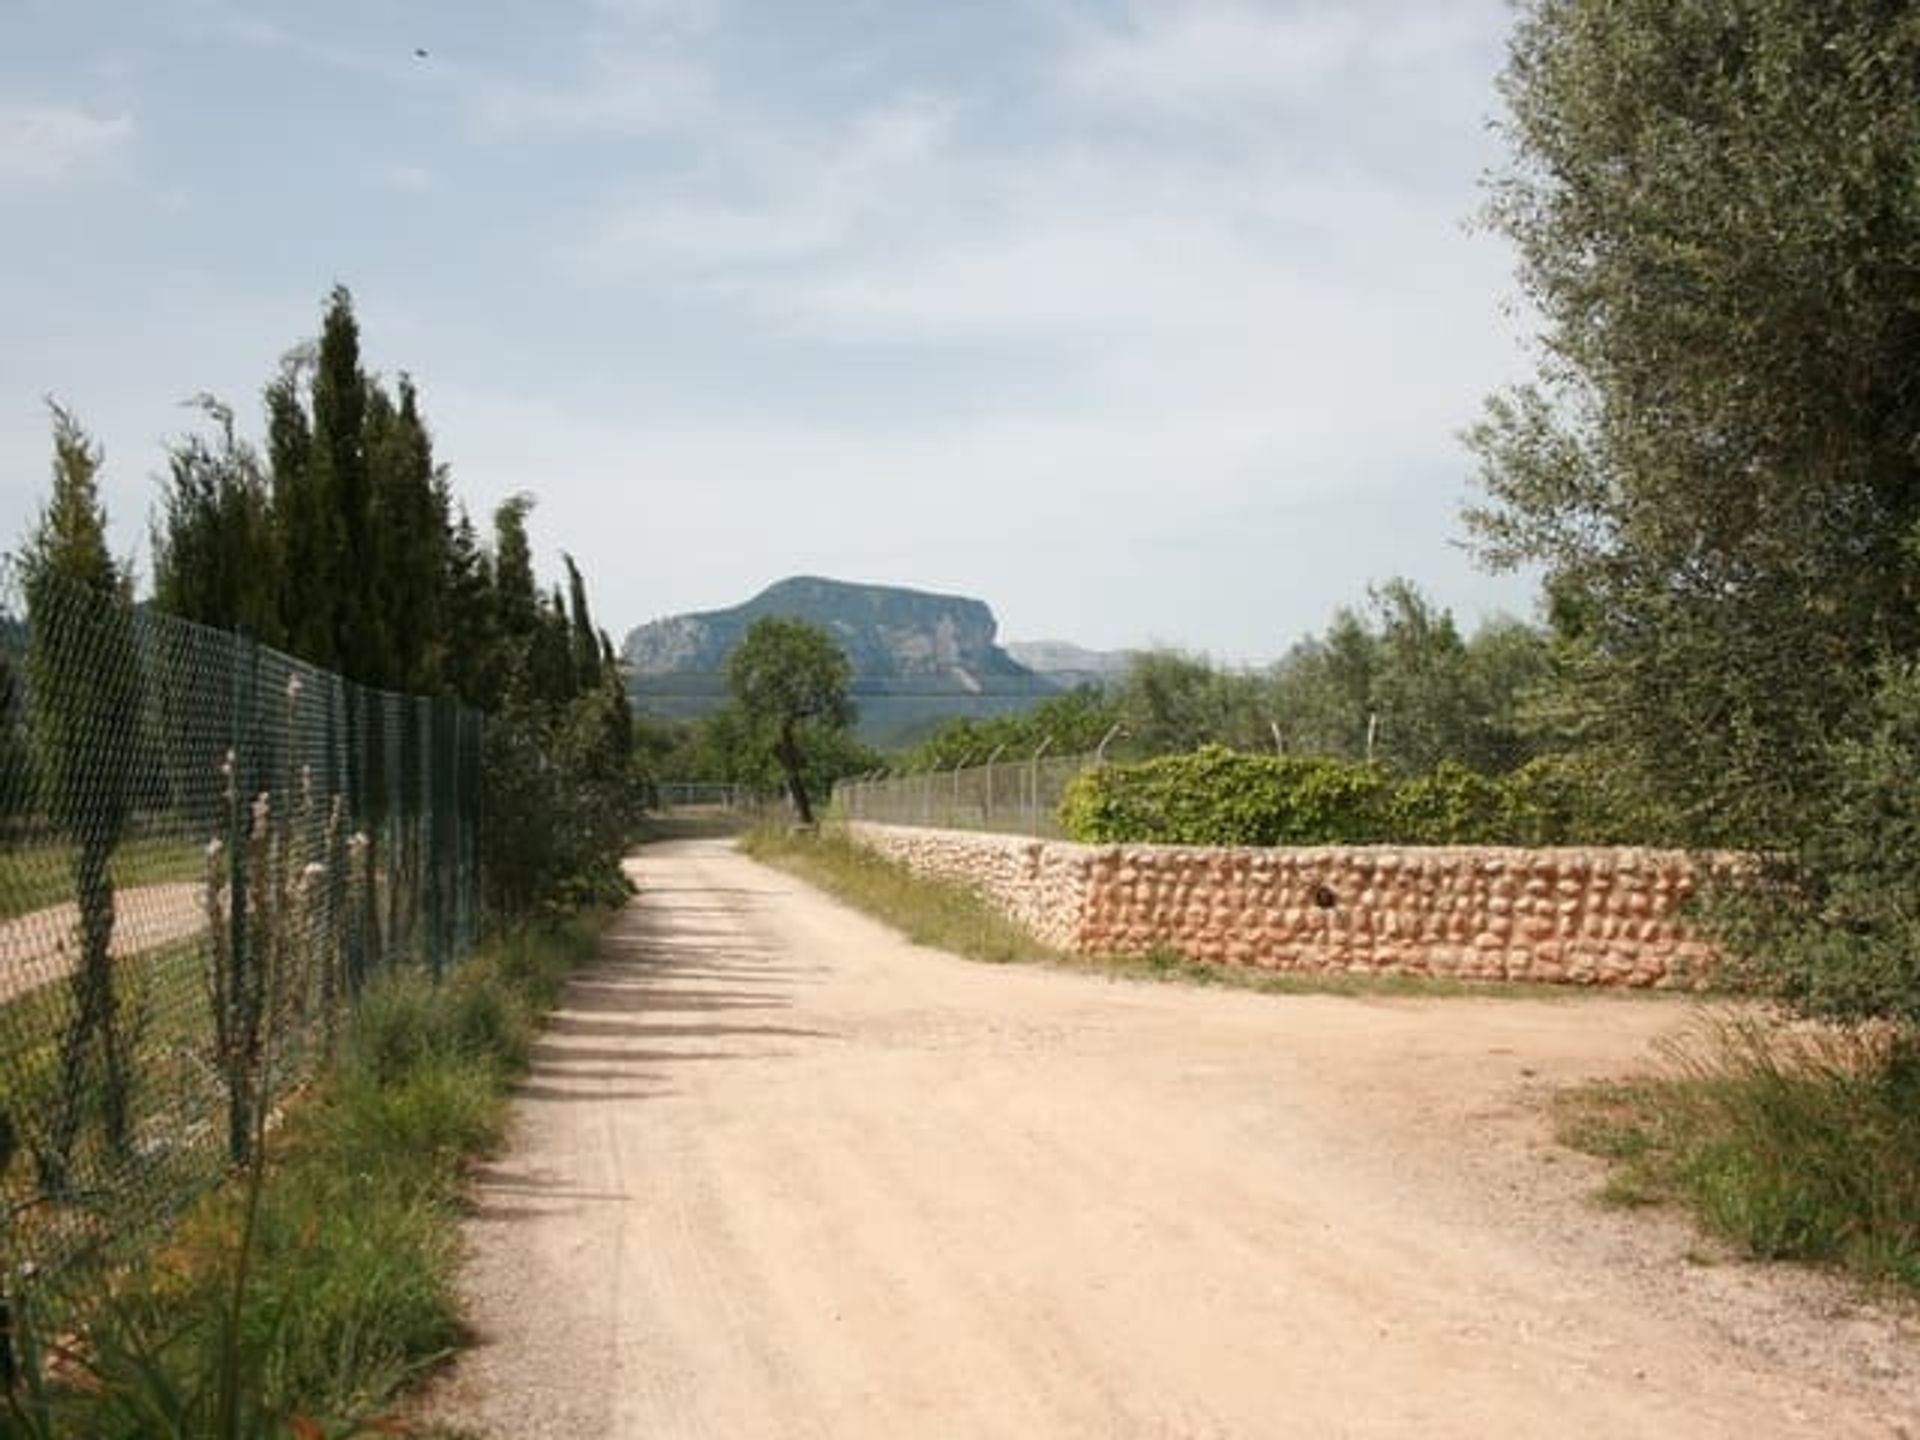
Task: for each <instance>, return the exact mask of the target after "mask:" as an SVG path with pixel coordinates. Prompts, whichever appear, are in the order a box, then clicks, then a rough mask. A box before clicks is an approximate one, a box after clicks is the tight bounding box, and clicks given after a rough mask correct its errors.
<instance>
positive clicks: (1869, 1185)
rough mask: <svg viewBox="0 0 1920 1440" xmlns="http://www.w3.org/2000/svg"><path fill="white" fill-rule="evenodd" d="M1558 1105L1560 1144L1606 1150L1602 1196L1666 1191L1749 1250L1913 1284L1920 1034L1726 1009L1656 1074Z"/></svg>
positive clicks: (1916, 1271) (1917, 1234)
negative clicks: (1817, 1024) (1733, 1013)
mask: <svg viewBox="0 0 1920 1440" xmlns="http://www.w3.org/2000/svg"><path fill="white" fill-rule="evenodd" d="M1556 1109H1557V1114H1556V1120H1557V1129H1558V1132H1559V1135H1560V1138H1561V1139H1562V1141H1563V1142H1564V1143H1566V1144H1568V1145H1570V1146H1572V1147H1573V1148H1575V1149H1578V1150H1583V1151H1586V1152H1587V1153H1589V1154H1593V1155H1598V1156H1601V1157H1603V1158H1605V1159H1607V1160H1609V1161H1611V1162H1612V1172H1611V1174H1610V1176H1609V1179H1608V1182H1607V1186H1606V1188H1605V1189H1604V1190H1603V1191H1602V1192H1601V1198H1602V1199H1603V1200H1605V1201H1607V1202H1610V1203H1614V1204H1622V1205H1644V1204H1659V1203H1666V1202H1673V1203H1678V1204H1681V1205H1684V1206H1686V1207H1687V1208H1688V1209H1690V1210H1691V1211H1692V1212H1693V1213H1694V1214H1695V1215H1697V1216H1698V1217H1699V1220H1700V1222H1701V1224H1702V1225H1703V1226H1704V1227H1705V1228H1706V1230H1707V1231H1709V1232H1710V1233H1712V1234H1714V1235H1717V1236H1719V1237H1720V1238H1721V1239H1723V1240H1725V1241H1726V1242H1728V1243H1729V1244H1731V1245H1732V1246H1733V1247H1734V1248H1735V1249H1736V1250H1737V1251H1739V1252H1741V1253H1743V1254H1746V1255H1749V1256H1752V1257H1754V1258H1760V1259H1790V1260H1800V1261H1810V1262H1814V1263H1819V1264H1832V1265H1838V1266H1840V1267H1842V1268H1844V1269H1846V1270H1848V1271H1850V1272H1852V1273H1854V1274H1856V1275H1858V1276H1861V1277H1863V1278H1865V1279H1868V1280H1873V1281H1882V1282H1892V1283H1894V1284H1897V1285H1899V1286H1902V1287H1904V1288H1906V1289H1908V1290H1920V1037H1915V1036H1913V1035H1910V1034H1908V1035H1897V1034H1891V1033H1888V1032H1884V1031H1883V1032H1879V1033H1870V1032H1861V1031H1843V1030H1829V1029H1824V1028H1814V1027H1810V1026H1787V1025H1783V1024H1780V1023H1777V1022H1772V1021H1768V1020H1764V1019H1759V1018H1755V1017H1751V1016H1746V1017H1738V1018H1722V1019H1719V1020H1716V1021H1714V1022H1713V1023H1711V1024H1709V1025H1705V1026H1703V1027H1701V1028H1700V1029H1699V1030H1697V1031H1696V1032H1695V1033H1693V1034H1692V1035H1690V1036H1689V1037H1688V1038H1687V1039H1686V1040H1685V1041H1684V1042H1682V1043H1681V1044H1678V1045H1675V1046H1673V1047H1670V1049H1669V1053H1668V1057H1667V1065H1666V1067H1665V1071H1664V1073H1663V1074H1661V1075H1660V1076H1658V1077H1656V1078H1652V1079H1647V1080H1640V1081H1635V1082H1632V1083H1628V1084H1602V1085H1591V1086H1586V1087H1583V1088H1581V1089H1577V1090H1573V1091H1570V1092H1567V1093H1566V1094H1564V1095H1562V1096H1561V1097H1560V1098H1559V1100H1558V1101H1557V1102H1556Z"/></svg>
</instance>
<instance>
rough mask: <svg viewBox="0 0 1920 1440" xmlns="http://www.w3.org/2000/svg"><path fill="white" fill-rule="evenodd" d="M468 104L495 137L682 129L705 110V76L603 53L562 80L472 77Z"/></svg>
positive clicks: (684, 67)
mask: <svg viewBox="0 0 1920 1440" xmlns="http://www.w3.org/2000/svg"><path fill="white" fill-rule="evenodd" d="M465 88H466V91H467V100H468V104H469V107H470V109H471V111H472V113H473V114H474V116H475V118H476V119H477V120H478V122H479V124H480V125H481V127H482V128H483V129H484V130H486V131H488V132H490V133H493V134H496V135H531V136H538V137H544V138H553V137H565V136H569V135H592V134H600V135H649V134H659V133H663V132H670V131H675V130H680V129H683V128H685V127H687V126H689V125H691V124H693V123H694V122H696V121H697V120H699V119H700V118H701V117H703V116H705V115H706V114H707V113H708V112H709V110H710V108H711V102H712V96H711V92H710V87H709V84H708V80H707V77H706V75H705V74H704V73H703V72H702V71H701V70H700V69H699V68H698V67H696V66H693V65H689V64H686V63H683V62H681V61H678V60H674V59H671V58H667V57H663V56H656V55H646V54H638V53H618V52H610V53H604V54H598V55H595V56H594V57H592V59H591V61H590V62H589V64H588V65H587V67H586V69H585V71H584V73H582V74H581V75H579V76H577V77H576V78H575V79H573V80H572V81H570V82H567V83H554V82H546V83H530V82H525V81H518V80H503V79H499V78H489V77H478V78H473V79H470V80H469V81H467V82H466V86H465Z"/></svg>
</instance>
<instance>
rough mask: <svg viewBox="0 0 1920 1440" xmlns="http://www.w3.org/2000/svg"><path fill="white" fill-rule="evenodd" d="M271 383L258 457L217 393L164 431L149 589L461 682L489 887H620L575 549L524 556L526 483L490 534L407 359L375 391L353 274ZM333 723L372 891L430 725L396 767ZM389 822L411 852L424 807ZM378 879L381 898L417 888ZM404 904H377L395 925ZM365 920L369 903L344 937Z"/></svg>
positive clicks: (345, 668) (190, 613) (526, 895)
mask: <svg viewBox="0 0 1920 1440" xmlns="http://www.w3.org/2000/svg"><path fill="white" fill-rule="evenodd" d="M265 399H266V421H267V439H266V446H265V452H266V460H265V463H264V465H263V464H262V462H261V460H260V459H259V457H258V456H257V455H256V454H255V452H254V451H253V450H252V449H251V447H249V446H247V445H246V444H245V443H244V442H242V441H240V440H239V439H237V438H236V436H235V434H234V427H233V423H232V417H231V415H230V414H229V413H228V412H227V411H226V410H225V409H224V408H223V407H220V406H218V405H217V404H216V403H214V402H211V401H203V408H206V409H207V410H208V412H209V414H211V415H212V417H213V418H214V420H215V421H216V426H217V436H216V439H215V440H213V441H207V440H205V439H201V438H199V437H192V438H189V439H188V440H186V441H183V442H181V444H180V445H178V446H176V447H175V449H174V451H173V454H172V457H171V458H172V465H171V476H170V484H169V488H168V491H167V494H166V496H165V503H164V507H163V513H162V517H161V522H160V524H159V525H158V526H157V527H156V530H155V537H154V541H155V554H156V558H157V565H156V569H157V571H158V575H157V589H156V600H157V603H158V604H160V606H161V607H162V608H164V609H167V610H169V611H172V612H173V613H177V614H182V615H185V616H187V617H189V618H191V619H195V620H200V621H204V622H206V623H209V624H213V625H219V626H232V625H236V624H237V625H240V626H243V627H245V628H248V629H250V630H251V631H252V632H253V633H254V634H255V636H256V637H257V638H262V639H267V640H273V641H277V642H278V643H280V644H282V645H284V646H285V648H287V649H288V650H290V651H291V652H292V653H293V654H295V655H297V656H299V657H300V658H302V659H305V660H308V661H311V662H313V663H315V664H318V665H322V666H325V667H327V668H330V669H335V670H339V671H342V672H343V673H345V674H346V676H347V678H349V679H351V680H354V681H356V682H358V683H359V684H360V685H362V686H365V687H369V689H370V690H397V691H407V692H411V693H416V694H426V695H454V696H457V697H459V698H460V699H462V700H464V701H466V702H467V703H468V704H471V705H475V706H478V707H480V708H481V709H483V710H486V711H487V712H489V714H490V715H491V716H492V717H493V718H492V722H491V724H490V725H489V728H488V732H487V733H488V745H489V752H490V763H489V765H488V766H487V767H486V769H485V773H484V777H483V783H484V784H485V785H486V786H487V787H488V793H487V795H486V797H485V808H486V812H487V814H488V816H489V848H488V851H487V857H486V859H487V863H488V865H489V866H490V867H492V873H490V876H489V882H488V883H489V893H490V895H491V896H492V897H493V898H494V900H495V901H496V904H497V905H499V906H501V907H504V908H505V909H509V910H517V909H522V908H525V907H527V906H529V905H534V904H545V903H549V902H554V901H555V900H556V897H564V896H568V895H572V896H575V897H577V896H580V895H585V894H588V893H607V892H608V891H609V890H611V889H613V888H617V886H618V885H619V883H620V882H619V871H618V860H619V855H620V848H621V845H620V841H621V839H622V838H623V837H622V836H621V835H619V834H618V832H619V830H620V829H621V827H623V826H624V824H625V823H626V820H627V816H628V812H629V808H630V807H629V796H630V787H631V777H630V774H629V770H630V763H629V756H630V752H631V748H632V712H631V710H630V708H629V703H628V700H627V697H626V694H625V691H624V689H623V687H622V684H621V677H620V675H619V667H618V665H617V664H616V663H615V660H614V657H613V654H612V647H611V645H609V644H608V643H607V642H606V640H605V637H604V636H602V635H600V634H599V633H598V632H597V631H596V630H595V629H594V627H593V622H592V616H591V612H590V609H589V606H588V599H587V586H586V581H585V579H584V577H583V576H582V575H581V574H580V572H579V569H578V567H577V566H576V565H575V564H574V563H573V561H572V560H571V558H568V559H567V560H566V562H565V563H566V575H567V583H566V586H565V588H564V589H554V590H551V591H548V590H544V589H543V588H542V586H541V583H540V581H539V579H538V577H537V576H536V574H535V568H534V559H533V547H532V544H531V542H530V539H529V536H528V532H527V520H528V516H529V514H530V513H531V511H532V508H533V499H532V497H531V496H529V495H518V496H515V497H514V498H512V499H510V500H509V501H507V502H506V504H504V505H502V506H501V507H500V508H499V510H498V511H497V512H496V514H495V516H494V545H493V548H492V550H491V552H490V551H489V549H488V547H487V546H486V544H485V543H484V542H483V541H482V539H481V537H480V535H479V534H478V533H477V532H476V530H475V527H474V526H473V524H472V522H471V520H470V519H469V518H468V516H467V513H466V511H465V509H464V508H463V507H461V506H459V505H458V503H457V501H456V499H455V497H454V494H453V490H452V483H451V479H450V476H449V474H448V472H447V470H446V468H445V467H444V466H442V465H440V464H439V463H438V462H437V461H436V459H435V456H434V446H433V439H432V434H431V431H430V429H429V427H428V425H427V421H426V417H425V414H424V412H423V409H422V406H421V401H420V394H419V390H418V388H417V387H416V385H415V384H414V381H413V380H412V378H411V377H409V376H407V375H404V374H403V375H402V376H401V377H400V380H399V382H398V385H397V387H395V389H394V390H393V391H392V392H389V390H388V389H387V388H386V387H385V386H384V385H383V384H382V383H381V382H380V381H379V379H378V378H377V377H375V376H372V375H370V374H368V373H367V371H366V370H365V368H364V367H363V365H362V362H361V355H360V329H359V322H358V320H357V318H356V316H355V314H354V310H353V302H352V297H351V296H350V295H349V294H348V293H347V291H346V290H345V289H336V290H334V291H333V293H332V294H331V295H330V296H329V297H328V301H327V304H326V308H325V313H324V317H323V324H322V329H321V335H320V338H319V340H318V341H317V342H316V343H314V344H312V345H307V346H302V347H300V348H299V349H297V350H295V351H294V352H292V354H291V355H290V356H289V357H288V359H287V360H286V361H285V362H284V363H283V364H282V366H281V370H280V373H279V374H278V375H277V376H276V377H275V379H274V380H273V382H272V383H271V384H269V385H268V386H267V388H266V395H265ZM364 693H365V692H363V694H364ZM366 698H367V703H366V704H361V705H355V706H352V707H350V708H349V713H348V715H347V726H348V730H349V732H354V731H357V730H359V729H361V728H364V727H366V726H369V725H372V724H375V723H377V716H376V714H375V712H374V710H373V709H372V708H371V705H372V700H373V698H374V697H372V696H370V695H367V696H366ZM346 739H347V747H346V748H347V753H348V755H349V757H350V767H351V773H350V774H349V776H348V786H349V788H350V789H351V790H352V792H353V794H354V795H355V797H356V802H355V803H356V804H357V805H358V806H360V808H361V810H362V812H363V814H364V815H365V818H366V821H367V826H368V841H369V843H368V844H367V846H366V847H364V854H365V857H366V858H365V865H366V870H367V879H368V883H367V885H366V890H367V892H368V893H370V894H371V893H374V892H375V891H376V890H377V889H379V888H380V887H379V886H378V885H377V884H376V883H375V882H376V879H377V876H378V874H379V872H380V869H381V866H382V864H383V862H382V860H381V859H380V858H379V855H378V852H377V848H376V847H377V844H378V840H377V837H378V836H379V835H380V834H381V833H382V831H383V828H384V820H385V818H386V816H387V814H388V811H389V809H390V808H392V809H393V810H394V814H395V818H397V819H399V820H400V821H403V822H410V821H411V819H413V818H417V817H413V816H411V815H410V813H408V812H409V807H412V806H416V805H417V804H418V803H419V802H418V797H419V795H420V794H421V792H422V789H423V778H424V772H423V770H422V765H423V763H424V759H425V756H424V753H423V750H422V737H421V736H420V735H419V734H418V733H417V731H416V729H415V728H414V727H408V728H407V729H406V730H404V731H403V732H402V733H401V734H400V735H399V737H398V742H399V743H398V746H397V750H396V751H395V752H393V753H395V754H397V758H398V767H399V768H398V771H397V773H393V774H389V773H388V767H384V766H382V767H368V768H365V769H362V768H361V767H360V766H359V764H358V757H359V756H360V755H362V753H363V752H364V750H365V747H364V746H362V745H360V744H359V743H358V742H357V739H356V736H355V734H354V733H349V734H348V736H347V737H346ZM389 791H391V793H389ZM576 808H581V809H583V810H584V811H590V812H591V814H590V815H587V814H579V815H576V814H575V813H574V812H575V809H576ZM396 834H397V843H398V846H399V851H400V853H399V855H398V857H397V858H398V863H399V864H400V865H401V866H402V867H407V866H411V865H414V864H417V863H420V860H419V856H418V854H417V852H418V849H419V846H420V844H421V827H420V826H418V825H416V824H412V823H402V824H401V825H399V827H398V829H397V831H396ZM509 871H511V872H512V873H508V872H509ZM385 889H386V891H387V893H388V896H389V901H390V905H397V904H398V903H399V897H400V896H402V895H403V894H404V893H410V892H409V891H408V890H407V888H406V887H402V886H388V887H385ZM404 919H405V917H404V916H402V915H400V914H399V913H398V912H397V911H390V913H389V914H388V916H387V921H386V923H387V927H388V929H389V930H390V931H391V930H395V929H398V928H399V927H401V925H402V924H403V922H404ZM379 941H380V936H379V926H378V924H377V923H373V922H371V921H370V922H369V923H368V924H367V926H366V927H365V930H364V934H363V935H362V936H361V938H360V939H359V940H358V941H357V942H356V943H358V944H360V945H362V946H366V947H377V946H378V944H379Z"/></svg>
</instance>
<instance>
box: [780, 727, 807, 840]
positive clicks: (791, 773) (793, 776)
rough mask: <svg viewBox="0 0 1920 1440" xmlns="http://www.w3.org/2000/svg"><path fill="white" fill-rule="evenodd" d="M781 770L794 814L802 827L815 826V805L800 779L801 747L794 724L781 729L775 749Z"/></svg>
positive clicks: (803, 781)
mask: <svg viewBox="0 0 1920 1440" xmlns="http://www.w3.org/2000/svg"><path fill="white" fill-rule="evenodd" d="M774 755H775V757H776V758H777V759H778V760H779V761H780V768H781V769H782V770H784V771H785V772H786V775H787V794H788V795H790V796H791V797H792V798H793V808H794V813H795V814H797V815H798V816H799V817H800V823H801V824H802V825H808V826H810V825H812V824H813V805H812V803H811V802H810V801H809V800H808V799H807V782H806V781H805V780H803V779H801V778H800V745H799V742H798V741H797V740H796V739H795V738H794V734H793V725H792V722H788V723H786V724H784V725H782V726H781V727H780V743H779V744H778V745H776V746H775V747H774Z"/></svg>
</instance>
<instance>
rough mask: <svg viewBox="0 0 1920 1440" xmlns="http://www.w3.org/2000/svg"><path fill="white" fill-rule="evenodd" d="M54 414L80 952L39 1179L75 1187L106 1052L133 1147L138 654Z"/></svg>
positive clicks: (64, 803)
mask: <svg viewBox="0 0 1920 1440" xmlns="http://www.w3.org/2000/svg"><path fill="white" fill-rule="evenodd" d="M52 410H53V444H54V464H53V493H52V495H51V497H50V498H49V499H48V501H47V505H46V508H45V509H44V510H43V511H42V512H41V516H40V523H39V525H38V526H37V527H36V528H35V530H34V531H33V533H32V535H31V536H30V537H29V538H28V541H27V544H26V548H25V549H24V550H23V551H22V552H21V556H20V568H21V575H22V579H23V581H24V588H25V591H26V600H27V618H28V626H29V636H28V645H27V657H26V660H27V666H26V668H27V679H28V683H29V685H30V687H31V691H32V695H33V739H34V742H35V748H36V750H37V752H38V757H37V758H38V772H39V775H40V777H41V780H42V784H43V799H44V801H45V804H46V807H47V810H48V813H49V815H50V817H51V818H52V820H53V821H54V823H55V824H56V825H57V826H58V827H59V829H60V830H61V832H62V833H63V834H65V835H66V837H67V838H68V840H69V841H70V842H71V843H72V845H73V882H74V899H75V902H76V904H77V906H78V908H79V912H80V936H79V941H80V943H79V953H78V955H77V956H75V963H74V969H73V972H72V976H71V985H72V990H73V1018H72V1019H71V1020H70V1021H69V1022H68V1026H67V1031H66V1034H65V1036H64V1037H63V1039H62V1042H61V1046H60V1091H59V1096H58V1099H57V1101H56V1108H55V1111H54V1114H53V1118H52V1120H51V1122H50V1125H49V1135H48V1139H47V1144H46V1146H45V1147H44V1149H43V1150H42V1152H41V1165H42V1179H43V1181H44V1183H45V1184H46V1185H47V1187H48V1188H49V1189H50V1190H54V1191H59V1190H63V1189H64V1188H65V1187H66V1183H67V1170H68V1166H69V1164H70V1162H71V1159H72V1154H73V1146H74V1142H75V1141H76V1140H77V1139H78V1138H79V1131H80V1123H81V1117H82V1113H83V1109H84V1106H85V1104H86V1100H87V1092H88V1076H89V1072H90V1071H91V1070H92V1069H93V1059H94V1055H95V1052H96V1050H97V1051H98V1055H99V1060H100V1064H101V1069H102V1077H101V1082H100V1088H99V1092H98V1093H99V1100H100V1107H101V1119H102V1124H103V1127H104V1129H105V1131H106V1140H107V1144H108V1145H109V1147H111V1148H112V1149H113V1150H115V1151H124V1150H125V1148H126V1146H127V1144H128V1141H129V1139H130V1138H131V1137H130V1115H129V1107H130V1092H131V1088H132V1072H131V1068H130V1066H129V1064H128V1061H129V1057H128V1055H127V1054H126V1051H125V1049H124V1046H123V1037H122V1035H121V1033H120V1023H119V1004H118V997H117V995H116V993H115V987H114V977H113V963H112V960H111V958H110V947H111V944H112V940H113V925H114V899H113V876H112V874H111V873H110V871H109V868H108V867H109V862H110V861H111V860H112V858H113V851H114V848H115V847H116V846H117V845H118V844H119V842H120V836H121V833H122V831H123V830H124V829H125V827H126V822H127V817H128V814H129V812H130V811H131V809H132V805H133V793H134V781H135V771H136V750H137V741H138V734H139V709H140V696H141V684H140V657H139V653H138V650H137V648H136V646H135V642H134V619H133V595H132V585H131V581H130V577H129V576H128V575H127V573H126V571H125V570H124V569H123V568H122V567H121V566H120V565H119V564H118V563H116V562H115V560H114V559H113V556H112V555H111V553H110V552H109V551H108V549H107V535H106V531H107V517H106V511H105V510H104V508H103V507H102V506H101V503H100V496H99V488H98V485H97V483H96V477H97V476H98V474H99V470H100V463H101V455H100V451H99V449H98V447H96V446H95V445H94V443H93V441H92V440H91V439H89V438H88V436H87V434H86V432H85V431H84V430H83V429H81V427H80V423H79V421H78V420H76V419H75V418H74V416H73V415H72V414H71V413H70V412H69V411H67V410H64V409H62V408H61V407H60V406H58V405H53V406H52Z"/></svg>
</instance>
